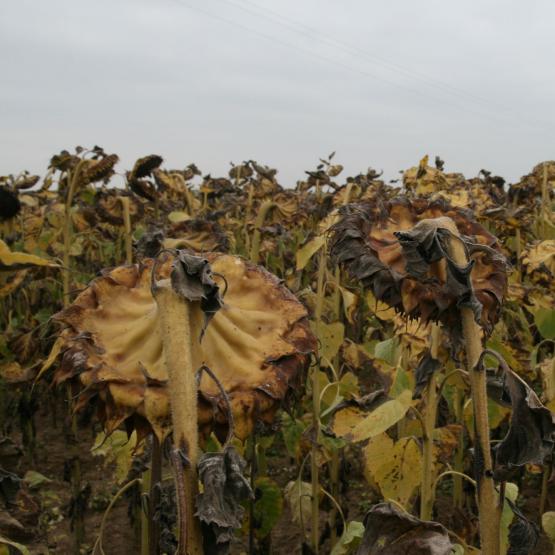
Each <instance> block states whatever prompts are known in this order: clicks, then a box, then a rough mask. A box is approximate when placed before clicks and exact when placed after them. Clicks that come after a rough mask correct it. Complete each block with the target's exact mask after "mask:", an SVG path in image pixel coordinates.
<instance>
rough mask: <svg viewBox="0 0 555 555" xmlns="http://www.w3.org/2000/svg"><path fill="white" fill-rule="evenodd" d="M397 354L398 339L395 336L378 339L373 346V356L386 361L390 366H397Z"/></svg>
mask: <svg viewBox="0 0 555 555" xmlns="http://www.w3.org/2000/svg"><path fill="white" fill-rule="evenodd" d="M399 355H400V353H399V340H398V339H397V338H396V337H392V338H391V339H386V340H385V341H380V342H379V343H376V346H375V347H374V356H375V357H376V358H379V359H381V360H383V361H385V362H387V364H389V365H390V366H397V362H398V361H399Z"/></svg>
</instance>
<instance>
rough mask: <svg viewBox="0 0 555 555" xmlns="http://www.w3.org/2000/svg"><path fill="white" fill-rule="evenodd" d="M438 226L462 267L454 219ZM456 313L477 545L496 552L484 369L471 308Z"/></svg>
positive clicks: (496, 509) (486, 554)
mask: <svg viewBox="0 0 555 555" xmlns="http://www.w3.org/2000/svg"><path fill="white" fill-rule="evenodd" d="M441 226H442V227H445V228H446V229H448V230H449V231H451V234H452V235H451V238H450V239H449V244H448V251H449V256H450V257H451V258H452V259H453V261H454V262H455V263H456V264H457V265H458V266H460V267H466V266H467V264H468V257H467V254H466V251H465V248H464V245H463V243H462V241H461V240H460V238H459V233H458V231H457V227H456V226H455V223H454V222H453V221H452V220H451V219H449V218H444V221H442V223H441ZM460 313H461V321H462V330H463V337H464V343H465V351H466V365H467V369H468V373H469V375H470V384H471V392H472V403H473V408H474V440H475V452H476V454H475V467H476V470H475V474H476V482H477V490H478V512H479V517H480V539H481V548H482V554H483V555H498V554H499V553H500V535H499V530H500V518H501V507H500V504H499V496H498V494H497V492H496V491H495V484H494V482H493V470H492V468H493V466H492V458H491V447H490V437H489V434H490V430H489V422H488V398H487V390H486V373H485V372H484V371H483V370H481V369H480V368H477V367H476V364H477V363H478V361H479V359H480V355H481V353H482V341H481V338H480V328H479V326H478V324H477V323H476V320H475V316H474V312H473V310H472V309H471V308H468V307H465V306H463V307H461V309H460Z"/></svg>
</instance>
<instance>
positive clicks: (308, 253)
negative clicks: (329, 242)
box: [296, 235, 326, 270]
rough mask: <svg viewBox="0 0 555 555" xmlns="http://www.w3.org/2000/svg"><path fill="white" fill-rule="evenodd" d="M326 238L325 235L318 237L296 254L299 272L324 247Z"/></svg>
mask: <svg viewBox="0 0 555 555" xmlns="http://www.w3.org/2000/svg"><path fill="white" fill-rule="evenodd" d="M325 242H326V238H325V236H324V235H318V236H317V237H314V239H311V240H310V241H309V242H308V243H306V244H305V245H303V246H302V247H301V248H300V249H299V250H298V251H297V254H296V258H297V270H302V269H303V268H304V267H305V266H306V265H307V264H308V262H309V260H310V259H311V258H312V257H313V256H314V255H315V254H316V253H317V252H318V251H319V250H320V249H321V248H322V247H323V246H324V244H325Z"/></svg>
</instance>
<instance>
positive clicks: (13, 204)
mask: <svg viewBox="0 0 555 555" xmlns="http://www.w3.org/2000/svg"><path fill="white" fill-rule="evenodd" d="M20 210H21V203H20V202H19V199H18V198H17V195H16V194H15V193H13V192H12V191H10V190H9V189H7V188H6V187H0V222H3V221H5V220H10V219H11V218H14V217H15V216H17V214H18V213H19V211H20Z"/></svg>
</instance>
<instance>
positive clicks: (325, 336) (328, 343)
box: [310, 321, 345, 364]
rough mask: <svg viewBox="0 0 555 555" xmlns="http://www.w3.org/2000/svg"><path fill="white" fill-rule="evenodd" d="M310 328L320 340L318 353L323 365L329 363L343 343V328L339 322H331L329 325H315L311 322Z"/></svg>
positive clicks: (323, 323) (321, 323)
mask: <svg viewBox="0 0 555 555" xmlns="http://www.w3.org/2000/svg"><path fill="white" fill-rule="evenodd" d="M310 327H311V328H312V331H313V332H314V333H315V334H317V336H318V339H319V340H320V348H319V351H318V352H319V354H320V356H321V357H322V359H323V362H324V364H326V363H327V361H329V362H331V361H332V360H333V358H334V357H335V355H336V354H337V352H338V351H339V347H341V344H342V343H343V337H344V333H345V326H344V325H343V324H342V323H341V322H332V323H331V324H326V323H325V322H320V323H318V324H316V322H314V321H311V322H310Z"/></svg>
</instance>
